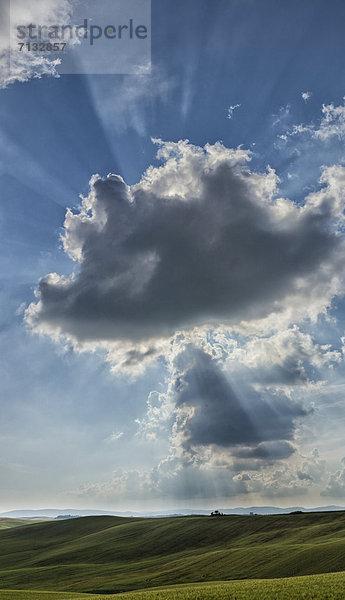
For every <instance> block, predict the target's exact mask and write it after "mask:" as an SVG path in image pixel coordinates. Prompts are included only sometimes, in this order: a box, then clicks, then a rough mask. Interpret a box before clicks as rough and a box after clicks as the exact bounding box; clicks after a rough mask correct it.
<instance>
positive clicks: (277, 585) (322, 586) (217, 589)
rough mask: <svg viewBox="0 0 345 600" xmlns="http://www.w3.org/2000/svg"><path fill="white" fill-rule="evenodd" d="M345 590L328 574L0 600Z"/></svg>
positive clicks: (234, 598) (140, 599)
mask: <svg viewBox="0 0 345 600" xmlns="http://www.w3.org/2000/svg"><path fill="white" fill-rule="evenodd" d="M344 589H345V573H331V574H326V575H309V576H306V577H292V578H283V579H267V580H262V579H261V580H260V579H256V580H252V581H251V580H249V581H233V582H231V583H224V582H217V583H212V584H192V585H190V586H173V587H171V588H170V589H169V588H159V589H157V590H146V591H138V592H128V593H126V594H116V595H108V594H105V595H104V594H102V595H99V594H95V595H94V594H92V595H89V594H72V593H66V592H36V591H35V592H28V591H5V590H4V591H2V592H1V600H110V599H112V600H344Z"/></svg>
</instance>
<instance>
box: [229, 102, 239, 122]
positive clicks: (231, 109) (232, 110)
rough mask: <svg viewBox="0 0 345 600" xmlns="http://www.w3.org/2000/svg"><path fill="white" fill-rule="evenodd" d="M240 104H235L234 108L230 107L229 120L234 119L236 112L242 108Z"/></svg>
mask: <svg viewBox="0 0 345 600" xmlns="http://www.w3.org/2000/svg"><path fill="white" fill-rule="evenodd" d="M240 106H241V105H240V104H234V105H233V106H229V108H228V119H232V117H233V114H234V111H235V110H236V108H240Z"/></svg>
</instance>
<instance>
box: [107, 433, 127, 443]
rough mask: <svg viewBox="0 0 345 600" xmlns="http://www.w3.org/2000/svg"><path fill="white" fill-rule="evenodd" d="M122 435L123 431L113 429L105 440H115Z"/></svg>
mask: <svg viewBox="0 0 345 600" xmlns="http://www.w3.org/2000/svg"><path fill="white" fill-rule="evenodd" d="M123 435H124V433H123V431H113V432H112V433H111V434H110V436H109V437H107V438H106V440H105V441H106V442H116V441H117V440H119V439H120V438H122V436H123Z"/></svg>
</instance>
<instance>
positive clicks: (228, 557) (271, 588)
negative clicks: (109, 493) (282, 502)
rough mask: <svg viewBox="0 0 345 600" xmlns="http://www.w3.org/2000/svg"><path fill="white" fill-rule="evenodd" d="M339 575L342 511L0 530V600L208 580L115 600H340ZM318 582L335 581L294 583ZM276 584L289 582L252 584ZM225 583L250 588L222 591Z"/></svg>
mask: <svg viewBox="0 0 345 600" xmlns="http://www.w3.org/2000/svg"><path fill="white" fill-rule="evenodd" d="M341 571H345V513H344V512H334V513H331V512H325V513H305V514H300V515H276V516H253V517H249V516H224V517H218V518H217V517H215V518H213V517H197V516H195V517H194V516H193V517H174V518H162V519H138V518H137V519H135V518H120V517H110V516H109V517H84V518H79V519H70V520H66V521H53V522H47V523H32V524H30V525H29V526H27V525H26V526H21V527H15V528H12V529H6V530H2V531H0V590H2V591H0V598H1V600H14V599H15V600H17V599H18V600H19V599H22V600H46V599H47V598H49V599H50V598H53V596H52V593H51V591H50V590H54V591H55V592H58V591H61V592H69V593H68V594H67V596H64V595H61V596H60V595H59V594H58V595H54V598H56V600H60V597H61V599H64V600H68V598H72V597H73V595H72V594H71V592H74V593H78V594H77V596H75V598H80V592H82V593H89V594H96V596H94V597H93V598H94V600H96V598H97V600H98V593H99V592H102V595H101V596H100V598H102V599H104V598H106V597H107V596H106V594H111V593H113V594H114V593H117V594H119V595H117V596H116V598H118V599H119V600H120V598H122V594H121V592H127V591H131V590H145V589H146V590H149V589H150V588H155V587H159V586H168V585H170V586H177V585H180V584H189V585H190V584H194V583H205V582H212V581H213V582H214V581H222V583H219V584H217V585H216V587H215V586H214V585H212V586H210V585H207V586H205V585H204V586H203V587H200V586H199V587H197V588H195V587H193V588H191V587H188V588H183V589H182V590H181V589H179V590H177V589H176V590H173V589H170V590H168V591H162V590H160V591H159V592H156V591H150V592H140V593H137V594H130V595H127V596H123V598H127V600H129V599H130V598H132V597H133V599H134V598H135V599H136V600H140V598H143V599H144V598H146V599H147V600H151V598H152V599H154V600H155V599H156V598H162V599H163V598H166V599H167V600H168V599H171V600H179V599H180V598H181V599H182V598H187V599H190V600H194V599H195V600H197V599H199V598H200V599H201V598H202V599H205V600H207V599H209V598H210V599H211V598H219V599H223V598H224V599H225V598H229V600H230V599H231V600H232V599H234V600H235V598H236V600H242V599H243V600H244V599H250V600H255V599H258V600H261V599H262V600H272V599H274V598H279V599H281V600H283V599H284V598H286V599H287V600H294V599H295V598H296V600H297V598H298V600H302V599H305V600H309V599H320V600H321V599H322V600H326V599H329V600H335V599H337V598H341V600H344V598H345V593H344V591H342V590H344V589H345V575H344V573H340V572H341ZM335 572H339V573H335ZM320 573H335V574H334V575H320V576H318V577H316V578H315V577H312V578H307V579H302V580H300V579H298V578H296V576H301V575H312V574H320ZM277 577H279V578H283V577H294V579H292V580H288V579H280V580H275V581H250V580H254V579H255V580H257V579H274V578H277ZM233 579H234V580H249V581H236V582H232V583H225V581H226V580H228V581H229V580H233ZM4 590H28V591H26V592H16V593H14V592H7V591H6V592H5V591H4ZM29 590H42V591H44V590H49V594H48V595H44V594H42V595H39V594H38V592H37V591H35V592H34V593H33V594H30V593H29ZM320 590H323V591H320ZM321 593H322V594H323V595H320V594H321ZM341 593H342V596H340V595H339V594H341ZM294 594H295V595H294ZM82 597H83V598H87V596H86V595H85V596H82Z"/></svg>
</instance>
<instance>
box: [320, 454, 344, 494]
mask: <svg viewBox="0 0 345 600" xmlns="http://www.w3.org/2000/svg"><path fill="white" fill-rule="evenodd" d="M344 494H345V458H343V459H342V461H341V468H340V469H338V470H337V471H335V473H332V474H331V475H330V477H329V480H328V484H327V487H326V488H325V489H324V490H323V491H322V492H321V496H331V497H332V498H344Z"/></svg>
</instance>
